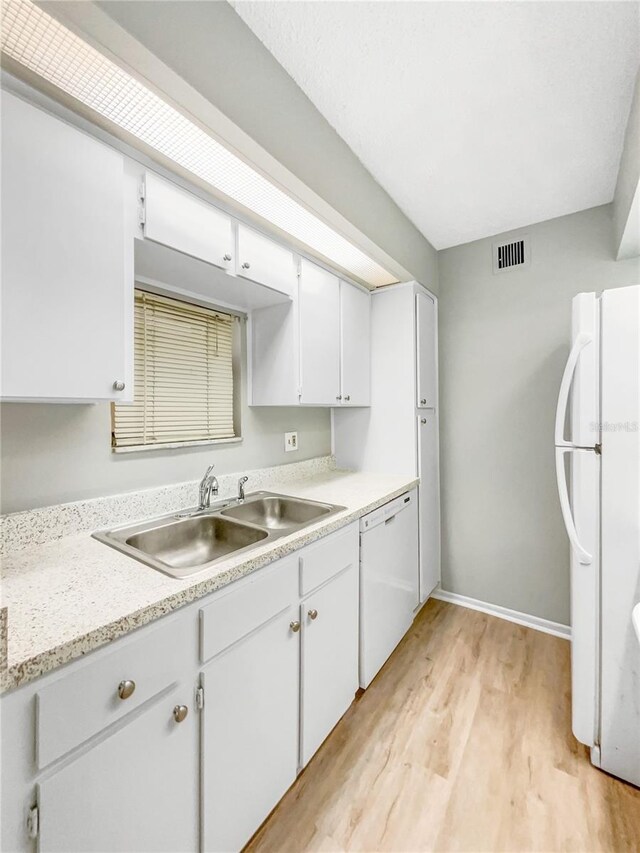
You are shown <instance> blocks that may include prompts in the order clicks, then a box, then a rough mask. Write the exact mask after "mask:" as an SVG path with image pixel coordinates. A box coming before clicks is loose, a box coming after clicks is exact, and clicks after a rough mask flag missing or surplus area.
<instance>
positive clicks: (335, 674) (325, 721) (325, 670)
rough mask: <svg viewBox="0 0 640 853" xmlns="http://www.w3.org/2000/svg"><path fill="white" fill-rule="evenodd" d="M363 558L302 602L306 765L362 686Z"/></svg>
mask: <svg viewBox="0 0 640 853" xmlns="http://www.w3.org/2000/svg"><path fill="white" fill-rule="evenodd" d="M358 569H359V567H358V561H357V557H356V560H354V562H353V564H352V565H351V566H350V567H349V568H348V569H346V570H345V571H344V572H342V574H340V575H338V576H337V577H335V578H334V579H333V580H331V581H329V582H328V583H327V584H325V586H323V587H320V589H319V590H317V591H316V592H314V593H312V594H311V595H309V596H308V597H307V598H306V599H305V600H304V601H303V602H302V604H301V606H300V622H301V623H302V667H301V672H302V685H301V686H302V691H301V733H300V734H301V737H300V765H301V766H302V767H304V766H305V765H306V764H307V762H308V761H309V759H310V758H311V757H312V756H313V754H314V753H315V752H316V750H317V749H318V747H319V746H320V744H321V743H322V742H323V740H324V739H325V738H326V737H327V735H328V734H329V732H330V731H331V729H332V728H333V727H334V726H335V724H336V723H337V722H338V720H339V719H340V717H342V715H343V714H344V713H345V711H346V710H347V708H348V707H349V705H350V704H351V703H352V701H353V697H354V696H355V693H356V690H357V689H358Z"/></svg>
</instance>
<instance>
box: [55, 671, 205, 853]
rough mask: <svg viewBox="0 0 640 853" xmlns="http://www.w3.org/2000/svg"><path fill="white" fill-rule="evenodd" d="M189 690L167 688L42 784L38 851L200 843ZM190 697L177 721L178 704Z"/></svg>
mask: <svg viewBox="0 0 640 853" xmlns="http://www.w3.org/2000/svg"><path fill="white" fill-rule="evenodd" d="M191 696H192V692H191V690H185V689H184V688H178V689H174V690H172V691H171V692H169V693H166V694H165V695H163V696H162V697H161V698H158V699H156V700H155V701H154V702H153V703H152V704H151V705H150V706H144V709H143V710H141V711H140V713H137V714H134V715H133V716H132V718H128V722H126V723H125V725H124V726H123V727H122V728H119V729H118V730H117V731H116V732H114V733H112V734H109V736H108V737H106V738H105V739H104V740H101V741H100V742H99V743H97V744H96V745H94V746H92V748H91V749H89V750H88V751H86V752H83V753H81V754H80V756H79V757H77V758H75V760H72V761H71V762H69V763H68V764H66V765H65V766H63V767H62V768H61V769H60V770H58V771H56V772H54V773H53V774H52V775H50V776H48V777H47V778H45V779H43V780H42V781H41V782H39V783H38V804H39V810H40V814H41V816H42V820H41V824H40V837H39V848H38V849H39V853H54V851H55V853H74V851H77V853H90V851H96V853H101V852H102V851H105V850H109V851H114V853H115V851H122V853H130V851H132V850H135V851H138V853H142V851H150V853H151V851H167V853H173V851H178V850H179V851H194V853H195V851H197V850H198V769H199V762H198V749H197V747H198V717H197V714H195V713H194V710H193V707H192V703H191ZM185 702H187V703H188V705H186V707H187V708H188V712H187V716H186V717H185V719H183V720H182V721H181V722H177V721H176V719H175V718H174V709H175V708H180V707H181V705H182V704H183V703H185ZM176 713H177V714H178V717H179V712H176Z"/></svg>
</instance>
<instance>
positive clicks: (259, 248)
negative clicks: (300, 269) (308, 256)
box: [238, 225, 297, 296]
mask: <svg viewBox="0 0 640 853" xmlns="http://www.w3.org/2000/svg"><path fill="white" fill-rule="evenodd" d="M238 275H239V276H242V277H243V278H249V279H251V280H252V281H257V282H259V283H260V284H266V286H267V287H271V288H273V289H274V290H279V291H280V292H281V293H286V294H287V296H293V294H294V291H295V286H296V276H297V269H296V263H295V257H294V255H293V252H290V251H289V249H285V247H284V246H281V245H279V244H278V243H274V242H273V240H269V238H268V237H265V236H263V235H262V234H259V233H258V232H257V231H253V229H251V228H247V227H246V226H244V225H238Z"/></svg>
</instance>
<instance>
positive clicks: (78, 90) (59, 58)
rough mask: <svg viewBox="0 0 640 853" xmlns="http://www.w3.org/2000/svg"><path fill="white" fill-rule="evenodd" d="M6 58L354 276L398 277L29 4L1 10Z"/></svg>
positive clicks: (383, 280)
mask: <svg viewBox="0 0 640 853" xmlns="http://www.w3.org/2000/svg"><path fill="white" fill-rule="evenodd" d="M1 44H2V51H3V53H5V54H6V55H7V56H10V57H11V58H12V59H13V60H14V61H15V62H17V63H19V64H21V65H23V66H24V67H26V68H28V69H29V70H30V71H32V72H34V73H35V74H37V75H39V76H41V77H43V78H44V79H45V80H47V81H48V82H49V83H52V84H53V85H54V86H57V87H58V88H59V89H61V90H62V91H64V92H66V93H67V94H68V95H70V96H71V97H73V98H75V99H77V100H78V101H80V102H81V103H83V104H85V105H86V106H87V107H89V108H90V109H92V110H94V111H95V112H96V113H98V114H99V115H101V116H102V117H104V118H105V119H107V120H108V121H110V122H113V124H115V125H117V126H118V127H119V128H121V129H122V130H124V131H126V132H127V133H130V134H131V135H132V136H134V137H136V138H137V139H139V140H140V141H141V142H143V143H144V144H145V145H147V146H149V147H150V148H152V149H154V150H156V151H157V152H158V153H160V154H162V155H163V156H164V157H166V158H168V159H170V160H172V161H173V162H175V163H176V164H178V165H179V166H181V167H182V168H183V169H185V170H187V171H188V172H190V173H191V174H193V175H195V176H196V177H198V178H199V179H200V180H202V181H204V182H205V183H207V184H209V185H210V186H211V187H213V188H215V189H216V190H218V191H219V192H222V193H224V194H225V195H226V196H228V197H229V198H231V199H233V200H235V201H237V202H238V203H239V204H241V205H242V206H244V207H245V208H247V209H248V210H251V211H252V212H253V213H255V214H257V215H258V216H260V217H262V218H263V219H265V220H267V221H269V222H272V223H273V224H274V225H275V226H276V227H277V228H279V229H280V230H282V231H284V232H285V233H287V234H290V235H291V236H292V237H293V238H295V240H297V241H299V242H300V243H302V244H304V245H306V246H308V247H309V248H310V249H311V250H312V251H314V252H317V253H319V254H320V255H322V256H324V257H325V258H327V259H328V260H330V261H332V262H333V263H335V264H336V265H338V266H339V267H341V268H342V269H344V270H347V271H348V272H350V273H351V274H352V275H353V276H354V277H356V278H358V279H360V280H362V281H365V282H367V283H368V284H370V285H372V286H374V287H377V286H380V285H384V284H391V283H393V282H395V281H397V280H398V279H397V277H396V276H394V275H392V274H391V273H390V272H388V271H387V270H385V269H384V268H383V267H382V266H380V264H378V263H377V262H376V261H374V260H373V259H372V258H370V257H369V256H368V255H366V254H365V253H364V252H363V251H362V250H361V249H359V248H358V247H357V246H354V245H353V244H352V243H350V242H349V241H348V240H347V239H345V238H344V237H343V236H341V235H340V234H339V233H338V232H336V231H335V230H334V229H333V228H331V227H330V226H329V225H327V224H326V223H325V222H323V221H322V220H321V219H320V218H319V217H317V216H316V215H315V214H313V213H311V212H310V211H309V210H307V208H305V207H304V206H303V205H301V204H300V203H299V202H298V201H296V200H295V199H294V198H292V197H291V196H289V195H287V193H285V192H284V191H283V190H281V189H280V188H279V187H277V186H276V185H275V184H273V183H272V182H271V181H269V180H268V178H265V177H264V175H262V174H260V173H259V172H258V171H257V170H255V169H254V168H252V167H251V166H250V165H248V164H247V163H245V162H244V161H243V160H242V159H241V158H240V157H238V156H237V155H236V154H234V153H233V152H232V151H230V150H229V149H227V148H225V146H224V145H222V144H221V143H220V142H218V141H217V140H216V139H214V138H213V137H212V136H211V135H210V134H208V133H207V132H205V131H204V130H203V129H202V128H201V127H199V126H198V125H197V124H196V123H195V122H193V121H191V120H190V119H189V118H187V117H186V116H185V115H183V114H182V113H181V112H180V111H179V110H177V109H176V108H175V107H173V106H172V105H171V104H169V103H167V102H166V101H164V100H163V99H162V98H161V97H159V96H158V95H157V94H156V93H155V92H153V91H152V90H151V89H149V88H148V87H147V86H145V85H144V84H143V83H141V82H140V81H139V80H137V79H136V78H135V77H133V76H132V75H131V74H129V73H128V72H127V71H125V70H124V69H123V68H120V67H119V66H118V65H116V63H115V62H113V61H111V60H110V59H108V58H107V57H106V56H104V55H103V54H101V53H100V52H99V51H98V50H96V49H95V48H94V47H92V46H91V45H90V44H88V43H87V42H85V41H83V39H81V38H80V37H79V36H77V35H76V34H75V33H73V32H71V30H69V29H67V28H66V27H65V26H63V25H62V24H61V23H60V22H59V21H57V20H56V19H55V18H52V17H51V16H50V15H48V14H47V13H46V12H44V11H43V10H42V9H40V8H39V7H38V6H35V5H34V4H33V3H32V2H30V0H5V2H3V3H2V34H1Z"/></svg>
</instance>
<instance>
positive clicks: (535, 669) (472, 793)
mask: <svg viewBox="0 0 640 853" xmlns="http://www.w3.org/2000/svg"><path fill="white" fill-rule="evenodd" d="M247 849H248V850H250V851H251V853H271V851H273V853H288V851H291V853H299V851H307V850H314V851H315V850H318V851H422V850H425V851H426V850H434V851H438V850H442V851H445V850H465V851H498V850H500V851H534V850H535V851H602V850H607V851H616V853H622V851H633V853H637V851H640V790H638V789H637V788H634V787H632V786H631V785H627V784H625V783H623V782H620V781H619V780H617V779H614V778H612V777H610V776H607V775H606V774H605V773H602V772H601V771H599V770H596V769H595V768H594V767H592V766H591V764H590V762H589V758H588V754H587V751H586V749H585V748H584V747H582V746H581V745H580V744H578V743H576V741H575V740H574V738H573V736H572V734H571V721H570V664H569V643H568V642H567V641H566V640H562V639H558V638H556V637H551V636H549V635H547V634H542V633H540V632H538V631H533V630H532V629H530V628H523V627H521V626H518V625H514V624H512V623H510V622H505V621H504V620H501V619H497V618H495V617H492V616H486V615H485V614H482V613H477V612H475V611H472V610H467V609H463V608H461V607H457V606H455V605H452V604H445V603H444V602H441V601H430V602H429V603H428V604H427V605H426V607H425V608H423V610H422V612H421V613H420V614H419V616H418V618H417V619H416V621H415V623H414V625H413V628H412V629H411V631H410V632H409V633H408V635H407V636H406V637H405V639H404V640H403V641H402V643H401V644H400V646H399V647H398V649H397V650H396V651H395V652H394V654H393V655H392V657H391V659H390V660H389V661H388V662H387V664H386V665H385V667H384V669H383V670H382V671H381V673H380V674H379V675H378V677H377V678H376V680H375V681H374V682H373V684H372V685H371V686H370V687H369V689H368V690H367V691H366V692H365V693H363V694H362V695H360V697H359V698H358V699H357V700H356V701H355V702H354V704H353V705H352V706H351V708H350V709H349V711H348V712H347V713H346V714H345V716H344V717H343V718H342V720H341V721H340V723H339V724H338V726H337V727H336V728H335V729H334V731H333V732H332V733H331V735H330V736H329V738H328V739H327V740H326V741H325V743H324V744H323V746H322V747H321V749H320V750H319V752H318V753H317V754H316V755H315V757H314V758H313V760H312V761H311V762H310V764H309V765H308V767H307V768H306V770H305V771H304V772H303V773H302V774H301V776H300V777H299V778H298V780H297V781H296V783H295V785H293V787H292V788H291V789H290V790H289V792H288V793H287V795H286V796H285V798H284V799H283V800H282V802H281V803H280V804H279V805H278V807H277V808H276V810H275V811H274V812H273V814H272V815H271V816H270V818H269V819H268V820H267V821H266V823H265V824H264V825H263V826H262V828H261V829H260V830H259V832H258V833H257V834H256V836H255V837H254V838H253V839H252V841H251V843H250V844H249V846H248V848H247Z"/></svg>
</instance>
